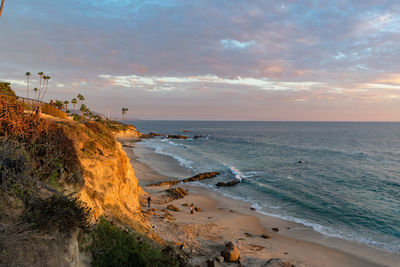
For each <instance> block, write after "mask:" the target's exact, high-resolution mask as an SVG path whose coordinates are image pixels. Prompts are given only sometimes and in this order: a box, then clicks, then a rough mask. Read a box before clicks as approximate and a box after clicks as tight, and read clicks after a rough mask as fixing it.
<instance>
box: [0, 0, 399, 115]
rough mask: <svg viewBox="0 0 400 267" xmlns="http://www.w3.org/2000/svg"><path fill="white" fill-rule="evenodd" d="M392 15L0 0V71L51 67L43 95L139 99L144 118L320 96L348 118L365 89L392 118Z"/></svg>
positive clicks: (311, 104) (315, 100)
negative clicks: (3, 0)
mask: <svg viewBox="0 0 400 267" xmlns="http://www.w3.org/2000/svg"><path fill="white" fill-rule="evenodd" d="M399 22H400V3H398V1H389V0H382V1H378V0H352V1H344V0H339V1H313V0H304V1H281V0H254V1H248V0H237V1H234V2H232V3H231V1H214V0H204V1H184V0H162V1H161V0H158V1H151V0H145V1H134V0H88V1H78V0H71V1H68V2H65V1H60V2H55V1H50V0H37V1H34V2H32V1H28V0H21V1H10V2H9V3H8V5H7V10H6V12H5V13H3V15H2V21H1V23H0V32H1V33H2V34H1V36H0V51H2V53H1V54H0V79H2V80H11V81H13V86H14V87H15V88H16V90H17V91H19V92H21V94H23V92H24V86H25V79H24V78H25V77H24V74H25V72H26V71H31V72H32V73H37V72H39V71H44V72H45V73H48V72H51V73H50V74H49V75H50V76H51V77H52V80H51V82H50V85H49V86H50V87H51V88H49V97H52V98H53V99H56V98H57V99H58V98H62V97H63V98H69V95H70V94H75V93H76V92H80V93H83V94H85V95H86V98H87V99H93V100H92V101H93V105H94V107H93V108H94V109H96V107H97V108H99V109H100V108H101V107H102V105H103V103H105V102H107V101H113V100H110V99H115V102H116V105H119V103H122V102H124V103H125V101H131V102H132V103H133V102H135V101H136V100H138V101H139V100H140V104H138V103H136V102H135V104H136V105H139V106H140V107H141V108H142V110H136V112H138V115H140V116H142V117H152V118H157V114H159V115H160V116H162V115H163V114H164V111H163V109H167V110H168V112H169V113H168V114H171V115H170V116H171V117H170V118H172V117H173V114H178V115H179V114H180V113H179V110H178V108H181V107H185V108H187V106H186V105H192V106H196V108H197V109H198V110H203V109H202V108H201V107H204V106H208V105H209V103H212V106H210V107H209V109H210V111H207V112H210V114H211V112H212V111H213V112H214V113H215V114H227V115H226V116H227V117H228V116H229V114H232V115H231V116H232V118H236V116H240V114H237V113H235V112H236V110H237V109H239V110H242V111H243V110H248V112H249V114H248V115H246V116H245V117H246V118H247V117H248V116H251V114H256V112H258V113H257V114H275V116H276V117H277V118H278V117H279V118H283V119H288V118H290V116H293V118H299V117H300V116H303V117H302V118H303V119H307V118H313V116H314V115H313V114H314V113H315V112H312V110H313V108H315V109H317V108H320V110H321V111H324V110H326V112H323V114H325V115H327V116H328V115H329V114H333V115H329V116H330V118H331V117H335V118H336V115H337V114H342V115H343V114H345V117H343V118H344V119H347V118H350V117H351V116H350V115H351V112H354V114H356V113H357V112H358V111H360V112H361V111H363V112H367V105H366V103H373V102H374V101H375V103H378V104H379V103H385V104H386V106H387V108H385V106H382V113H381V115H379V118H389V117H390V118H392V117H393V116H394V115H390V113H389V111H390V112H392V113H393V114H399V113H400V110H399V107H400V105H398V106H397V108H396V105H395V103H397V104H399V99H398V97H397V96H398V95H399V91H398V86H399V83H400V78H399V77H400V76H399V74H398V73H397V72H398V70H399V69H400V51H399V49H397V47H398V45H397V44H398V43H400V35H399V31H400V26H399V25H400V23H399ZM82 77H84V80H82V81H81V80H80V78H82ZM35 79H36V77H35V75H33V76H32V86H36V84H38V80H36V81H35ZM60 85H64V86H63V87H60ZM111 92H112V93H111ZM205 92H207V95H208V96H207V97H206V96H203V95H205ZM214 99H216V100H215V101H214ZM221 99H223V100H224V101H221ZM296 99H298V100H297V101H296ZM299 99H300V100H301V99H305V100H307V101H299ZM118 101H119V102H118ZM229 101H230V102H229ZM220 102H224V105H222V104H219V103H220ZM225 102H226V104H225ZM262 102H265V103H269V106H268V107H265V105H264V106H261V105H260V106H258V104H255V103H262ZM160 103H168V104H169V105H170V106H171V107H167V106H164V105H160ZM186 103H187V104H186ZM347 103H349V104H348V105H347ZM350 103H351V104H350ZM391 103H393V106H392V105H391ZM292 105H293V106H292ZM346 105H347V106H346ZM174 106H176V110H175V111H174V110H173V107H174ZM300 106H301V108H302V109H298V108H299V107H300ZM147 107H148V108H147ZM150 107H153V108H154V109H155V110H154V111H152V110H151V109H150ZM272 107H273V108H275V109H276V110H279V111H280V112H276V111H274V110H273V108H272ZM284 107H285V109H284ZM222 109H224V110H222ZM343 109H344V111H343ZM116 110H117V111H118V112H119V109H116ZM130 110H132V107H130ZM285 110H287V113H285V112H286V111H285ZM355 110H357V112H356V111H355ZM144 111H146V112H147V113H144ZM339 111H340V112H339ZM342 111H343V112H342ZM207 112H206V111H204V113H203V114H209V113H207ZM329 112H330V113H329ZM396 112H397V113H396ZM146 114H147V115H146ZM148 114H151V116H150V115H148ZM285 114H286V115H285ZM367 114H368V115H371V114H372V113H370V112H367ZM388 114H389V115H388ZM178 115H174V116H178ZM179 116H183V115H179ZM188 116H189V115H188ZM190 116H192V117H193V118H199V117H200V115H196V114H195V113H194V112H193V113H191V115H190ZM204 116H205V117H202V118H214V117H215V116H211V115H207V116H209V117H207V116H206V115H204ZM254 116H255V115H254ZM260 116H261V115H260ZM265 116H267V115H265ZM271 116H272V115H271ZM298 116H299V117H298ZM329 116H328V117H329ZM360 116H361V115H360V114H359V113H357V114H356V115H354V118H356V117H360ZM371 116H373V114H372V115H371ZM377 116H378V115H377ZM227 117H225V118H227ZM361 117H362V118H365V116H364V115H363V116H361ZM187 118H191V117H187ZM258 118H259V117H258ZM267 118H269V117H266V119H267ZM377 118H378V117H377Z"/></svg>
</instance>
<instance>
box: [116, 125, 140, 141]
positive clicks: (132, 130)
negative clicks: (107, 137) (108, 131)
mask: <svg viewBox="0 0 400 267" xmlns="http://www.w3.org/2000/svg"><path fill="white" fill-rule="evenodd" d="M112 133H113V135H114V137H115V138H117V139H120V140H126V139H140V138H141V136H142V134H141V133H140V132H139V131H137V130H136V127H135V126H133V125H127V126H126V127H125V129H121V130H114V131H112Z"/></svg>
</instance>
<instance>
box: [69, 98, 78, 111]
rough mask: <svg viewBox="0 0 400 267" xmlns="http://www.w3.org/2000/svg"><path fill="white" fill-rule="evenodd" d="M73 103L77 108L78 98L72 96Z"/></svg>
mask: <svg viewBox="0 0 400 267" xmlns="http://www.w3.org/2000/svg"><path fill="white" fill-rule="evenodd" d="M71 103H72V104H73V105H74V109H75V105H76V104H77V103H78V100H76V98H72V100H71Z"/></svg>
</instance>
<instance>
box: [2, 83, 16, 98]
mask: <svg viewBox="0 0 400 267" xmlns="http://www.w3.org/2000/svg"><path fill="white" fill-rule="evenodd" d="M0 95H11V96H15V92H14V91H13V90H12V89H11V87H10V83H7V82H0Z"/></svg>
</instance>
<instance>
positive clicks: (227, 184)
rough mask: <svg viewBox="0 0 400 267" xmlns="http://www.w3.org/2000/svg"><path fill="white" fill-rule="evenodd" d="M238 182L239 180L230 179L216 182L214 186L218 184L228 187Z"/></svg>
mask: <svg viewBox="0 0 400 267" xmlns="http://www.w3.org/2000/svg"><path fill="white" fill-rule="evenodd" d="M238 183H240V181H239V180H232V181H229V182H227V183H225V182H218V183H217V184H216V186H218V187H228V186H234V185H237V184H238Z"/></svg>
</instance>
